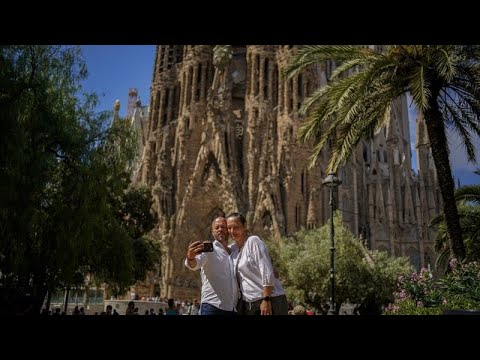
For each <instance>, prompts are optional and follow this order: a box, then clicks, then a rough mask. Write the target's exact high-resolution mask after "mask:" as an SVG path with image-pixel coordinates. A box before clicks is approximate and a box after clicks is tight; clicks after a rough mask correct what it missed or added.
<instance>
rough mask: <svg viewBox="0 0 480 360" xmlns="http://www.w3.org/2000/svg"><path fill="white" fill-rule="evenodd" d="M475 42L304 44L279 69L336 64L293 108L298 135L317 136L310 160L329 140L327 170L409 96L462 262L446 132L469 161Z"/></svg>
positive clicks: (478, 106) (479, 106) (477, 68)
mask: <svg viewBox="0 0 480 360" xmlns="http://www.w3.org/2000/svg"><path fill="white" fill-rule="evenodd" d="M479 58H480V46H460V45H433V46H429V45H405V46H402V45H400V46H385V47H384V49H383V50H382V51H375V50H373V49H370V48H362V47H359V46H334V45H326V46H305V47H303V48H301V49H299V50H298V52H297V54H296V55H295V57H294V58H293V60H292V62H291V64H290V65H289V67H288V69H287V71H286V73H287V74H288V76H290V77H292V76H295V75H297V74H299V73H300V72H301V71H302V70H303V69H305V68H306V67H308V66H310V65H313V64H318V63H323V62H326V61H335V64H336V65H337V67H336V69H335V71H334V72H333V74H332V76H331V79H330V80H331V81H330V82H329V84H327V85H326V86H324V87H322V88H321V89H319V90H318V91H316V92H314V93H313V94H312V95H311V96H310V97H309V98H307V99H306V100H305V102H304V103H303V105H302V108H301V109H300V111H301V113H303V114H307V119H306V122H305V124H304V125H303V126H302V128H301V129H300V135H299V138H300V140H302V141H308V140H309V139H312V138H313V137H314V136H316V135H318V134H319V135H320V140H319V141H318V143H317V144H316V146H315V148H314V153H313V155H312V162H311V165H312V166H313V164H314V163H315V161H316V159H317V157H318V155H319V153H320V151H321V150H322V148H323V146H324V144H325V143H326V142H327V141H328V140H331V141H332V156H331V158H330V161H329V165H328V171H335V170H336V169H337V167H338V166H339V165H340V164H341V163H342V162H343V161H345V160H347V159H348V157H349V156H350V154H351V153H352V151H353V150H354V149H355V147H356V145H357V144H358V142H359V141H360V139H362V138H372V137H373V135H374V133H375V131H376V130H377V129H379V128H380V127H381V126H383V125H384V124H385V122H386V121H387V119H388V117H389V115H390V107H391V104H392V102H393V101H395V100H396V99H397V98H398V97H399V96H401V95H403V94H406V93H410V94H411V95H412V98H413V103H414V105H415V107H416V109H417V111H418V112H419V113H422V114H423V116H424V118H425V123H426V127H427V132H428V137H429V140H430V148H431V151H432V155H433V160H434V163H435V167H436V170H437V175H438V181H439V186H440V191H441V194H442V198H443V213H444V214H445V222H446V226H447V230H448V233H449V239H450V242H449V246H450V249H451V253H452V254H453V255H454V256H455V257H457V258H459V259H463V258H464V256H465V248H464V244H463V239H462V231H461V227H460V223H459V217H458V211H457V206H456V204H455V201H454V182H453V177H452V171H451V166H450V162H449V146H448V141H447V136H446V129H447V128H452V129H453V131H455V132H456V133H458V134H459V135H460V137H461V138H462V140H463V145H464V146H465V149H466V153H467V156H468V159H469V160H471V161H475V147H474V142H473V141H472V133H473V135H474V136H478V135H480V123H479V115H480V103H479V101H480V87H479V86H478V84H479V82H480V64H479Z"/></svg>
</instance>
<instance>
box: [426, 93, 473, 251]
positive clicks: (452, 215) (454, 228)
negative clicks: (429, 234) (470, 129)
mask: <svg viewBox="0 0 480 360" xmlns="http://www.w3.org/2000/svg"><path fill="white" fill-rule="evenodd" d="M435 95H437V94H434V93H433V92H432V97H431V101H430V102H429V103H430V104H429V105H430V106H429V108H428V109H427V110H425V114H424V115H425V123H426V125H427V131H428V137H429V140H430V148H431V149H432V155H433V161H434V163H435V168H436V170H437V176H438V184H439V185H440V192H441V194H442V199H443V213H444V215H445V223H446V224H447V232H448V236H449V238H450V244H449V246H450V254H451V256H453V257H456V258H457V259H458V260H462V259H463V258H464V257H465V246H464V244H463V238H462V229H461V227H460V219H459V216H458V209H457V203H456V201H455V183H454V180H453V176H452V169H451V167H450V161H449V157H448V142H447V136H446V134H445V126H444V123H443V121H442V119H443V117H442V114H441V112H440V110H439V109H438V104H437V102H436V98H437V97H436V96H435Z"/></svg>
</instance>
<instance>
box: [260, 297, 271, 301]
mask: <svg viewBox="0 0 480 360" xmlns="http://www.w3.org/2000/svg"><path fill="white" fill-rule="evenodd" d="M262 300H264V301H272V298H271V297H270V296H265V297H264V298H263V299H262Z"/></svg>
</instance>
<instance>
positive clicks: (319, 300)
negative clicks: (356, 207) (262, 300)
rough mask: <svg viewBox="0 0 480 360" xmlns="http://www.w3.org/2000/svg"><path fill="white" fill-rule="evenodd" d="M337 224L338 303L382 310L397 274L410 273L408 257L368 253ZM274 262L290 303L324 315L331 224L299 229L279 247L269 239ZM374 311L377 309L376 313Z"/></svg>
mask: <svg viewBox="0 0 480 360" xmlns="http://www.w3.org/2000/svg"><path fill="white" fill-rule="evenodd" d="M334 226H335V303H336V311H337V312H338V311H339V309H340V305H341V304H343V303H351V304H357V305H358V306H359V308H360V310H361V311H376V312H378V311H379V309H380V307H381V306H382V305H386V304H387V303H388V302H389V301H391V299H392V293H393V290H394V289H395V286H396V279H397V276H398V274H399V273H408V272H409V271H411V266H410V265H409V264H408V260H407V259H406V258H391V257H389V256H388V255H387V254H386V253H381V252H377V251H375V252H373V253H372V254H370V253H369V252H368V251H367V250H366V249H365V248H364V246H363V244H362V243H361V242H360V240H358V239H357V238H355V237H354V235H353V234H352V233H351V232H350V230H348V229H347V228H346V227H345V225H344V224H343V223H342V220H341V217H340V216H339V215H338V213H337V214H336V215H335V217H334ZM267 244H268V245H269V251H270V253H271V256H272V260H273V262H274V264H275V266H276V268H277V270H278V272H279V275H280V278H281V280H282V284H283V285H284V286H285V288H286V291H287V297H288V298H289V300H291V301H295V302H298V303H303V304H306V305H308V306H310V307H313V308H315V309H317V310H318V311H320V312H321V313H326V312H327V311H328V299H329V286H330V278H329V272H330V225H329V224H327V225H324V226H322V227H321V228H319V229H314V230H304V229H302V230H300V231H298V232H297V233H295V234H294V235H293V236H292V237H289V238H284V239H282V240H281V241H280V242H279V243H275V242H273V241H270V240H267ZM372 308H373V309H374V310H372Z"/></svg>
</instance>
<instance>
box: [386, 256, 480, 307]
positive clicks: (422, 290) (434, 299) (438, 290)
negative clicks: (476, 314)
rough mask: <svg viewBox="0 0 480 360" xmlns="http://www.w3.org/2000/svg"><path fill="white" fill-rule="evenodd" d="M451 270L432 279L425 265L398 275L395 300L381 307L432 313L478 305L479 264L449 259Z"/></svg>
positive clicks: (479, 302)
mask: <svg viewBox="0 0 480 360" xmlns="http://www.w3.org/2000/svg"><path fill="white" fill-rule="evenodd" d="M450 269H451V271H450V272H449V273H448V274H447V275H446V276H445V277H444V278H442V279H440V280H438V281H435V280H434V278H433V274H432V273H431V272H430V271H429V270H428V269H425V268H422V269H421V271H420V273H419V274H417V272H413V273H412V274H411V275H410V277H409V278H403V277H399V279H398V291H397V292H395V293H394V294H393V295H394V299H395V300H394V303H393V304H389V305H388V306H387V308H385V309H384V314H386V315H409V314H410V315H414V314H416V315H434V314H441V313H443V311H445V310H454V309H480V264H479V263H477V262H475V261H474V262H470V263H464V264H461V263H458V262H457V260H456V259H452V260H451V261H450Z"/></svg>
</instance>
